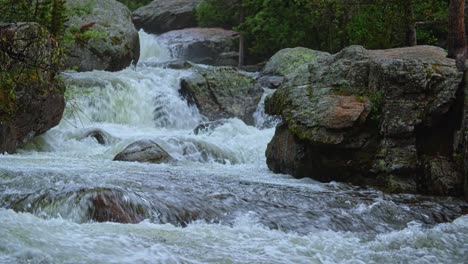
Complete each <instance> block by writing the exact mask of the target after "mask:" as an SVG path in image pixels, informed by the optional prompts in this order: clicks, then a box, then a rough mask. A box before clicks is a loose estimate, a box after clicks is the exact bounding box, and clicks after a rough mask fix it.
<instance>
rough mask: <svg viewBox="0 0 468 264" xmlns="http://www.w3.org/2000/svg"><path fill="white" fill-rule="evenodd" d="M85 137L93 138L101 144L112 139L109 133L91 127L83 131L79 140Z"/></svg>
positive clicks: (105, 143) (107, 142)
mask: <svg viewBox="0 0 468 264" xmlns="http://www.w3.org/2000/svg"><path fill="white" fill-rule="evenodd" d="M85 138H94V139H95V140H96V141H97V142H98V143H99V144H101V145H108V144H109V143H110V141H112V139H113V138H112V136H111V135H109V134H108V133H107V132H105V131H104V130H102V129H99V128H92V129H89V130H87V131H85V132H84V134H83V135H82V136H81V137H80V138H79V140H83V139H85Z"/></svg>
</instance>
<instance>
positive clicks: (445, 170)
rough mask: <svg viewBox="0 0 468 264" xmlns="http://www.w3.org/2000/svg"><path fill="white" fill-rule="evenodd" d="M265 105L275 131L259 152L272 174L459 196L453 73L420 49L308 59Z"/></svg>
mask: <svg viewBox="0 0 468 264" xmlns="http://www.w3.org/2000/svg"><path fill="white" fill-rule="evenodd" d="M299 67H300V68H302V69H304V67H305V68H307V69H308V70H307V71H306V72H305V74H304V73H301V74H298V75H294V74H292V75H289V77H288V78H287V81H286V82H285V83H284V84H283V85H282V86H281V87H280V88H279V89H278V90H277V91H276V92H275V93H274V94H273V95H272V96H271V97H269V98H267V101H266V104H265V106H266V111H267V113H269V114H272V115H280V116H281V117H282V119H283V124H282V125H281V126H280V127H278V128H277V131H276V135H275V136H274V138H273V140H272V141H271V142H270V144H269V145H268V148H267V152H266V155H267V163H268V166H269V168H270V169H271V170H273V171H274V172H285V173H290V174H292V175H294V176H296V177H312V178H315V179H318V180H321V181H331V180H339V181H346V182H352V183H356V184H368V185H372V186H376V187H380V188H382V189H384V190H386V191H389V192H419V193H426V194H434V195H461V194H462V192H463V182H464V180H463V170H464V165H463V160H465V162H466V158H467V157H466V156H465V155H466V154H465V153H462V151H460V150H458V149H459V148H458V147H457V146H456V144H455V143H456V142H459V141H461V139H460V138H461V137H462V136H460V135H461V134H463V133H461V127H462V125H461V124H462V116H463V100H464V96H463V94H464V93H463V89H464V86H465V85H464V83H463V82H462V79H463V78H462V76H463V74H462V73H460V72H459V71H457V68H456V66H455V61H454V60H451V59H447V58H446V56H445V54H444V51H443V50H441V49H439V48H436V47H430V46H418V47H411V48H401V49H390V50H376V51H368V50H365V49H364V48H362V47H360V46H351V47H348V48H346V49H344V50H342V51H341V52H339V53H337V54H335V55H323V54H322V55H321V56H316V57H313V58H311V59H310V60H309V61H308V62H307V63H305V65H303V66H295V68H299Z"/></svg>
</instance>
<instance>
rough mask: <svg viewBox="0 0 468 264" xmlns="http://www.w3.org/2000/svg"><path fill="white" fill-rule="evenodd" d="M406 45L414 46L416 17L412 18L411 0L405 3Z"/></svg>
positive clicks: (415, 42) (415, 43) (415, 40)
mask: <svg viewBox="0 0 468 264" xmlns="http://www.w3.org/2000/svg"><path fill="white" fill-rule="evenodd" d="M405 15H406V19H407V20H406V41H405V42H406V43H405V44H406V46H410V47H412V46H416V45H417V37H416V19H415V18H414V8H413V0H409V1H408V2H407V5H406V12H405Z"/></svg>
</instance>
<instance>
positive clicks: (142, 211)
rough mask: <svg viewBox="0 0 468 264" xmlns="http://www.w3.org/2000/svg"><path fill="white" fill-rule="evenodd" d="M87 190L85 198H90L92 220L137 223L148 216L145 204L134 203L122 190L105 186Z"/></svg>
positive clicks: (89, 211)
mask: <svg viewBox="0 0 468 264" xmlns="http://www.w3.org/2000/svg"><path fill="white" fill-rule="evenodd" d="M85 192H86V193H85V194H84V196H85V199H87V200H89V208H88V218H89V219H90V220H93V221H96V222H116V223H123V224H137V223H139V222H141V221H143V220H144V219H145V218H146V217H147V216H148V212H147V209H146V208H145V207H144V206H141V205H138V204H134V203H133V202H132V201H129V199H128V198H126V197H125V196H124V195H123V194H122V193H120V192H117V191H114V190H112V189H105V188H102V189H92V190H86V191H85Z"/></svg>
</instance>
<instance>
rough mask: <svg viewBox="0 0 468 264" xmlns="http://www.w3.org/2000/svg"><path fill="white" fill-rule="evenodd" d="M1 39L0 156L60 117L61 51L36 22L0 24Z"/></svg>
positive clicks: (54, 123)
mask: <svg viewBox="0 0 468 264" xmlns="http://www.w3.org/2000/svg"><path fill="white" fill-rule="evenodd" d="M0 39H2V41H1V42H0V75H1V77H0V78H1V80H0V86H1V87H0V153H4V152H8V153H13V152H15V151H16V148H17V146H18V145H21V144H23V143H25V142H26V141H28V140H29V139H31V138H32V137H34V136H37V135H40V134H42V133H44V132H46V131H47V130H49V129H50V128H52V127H54V126H56V125H57V124H58V123H59V122H60V120H61V118H62V115H63V111H64V108H65V101H64V90H65V87H64V84H63V82H60V81H59V80H58V78H56V77H57V75H58V74H59V72H60V69H61V62H60V60H59V58H61V57H60V53H61V51H60V49H59V47H58V45H57V42H56V41H55V40H54V38H53V37H52V36H51V35H50V34H49V33H48V31H47V30H46V29H45V28H43V27H42V26H40V25H39V24H36V23H14V24H1V23H0ZM7 51H8V52H7ZM13 79H14V81H13Z"/></svg>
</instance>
